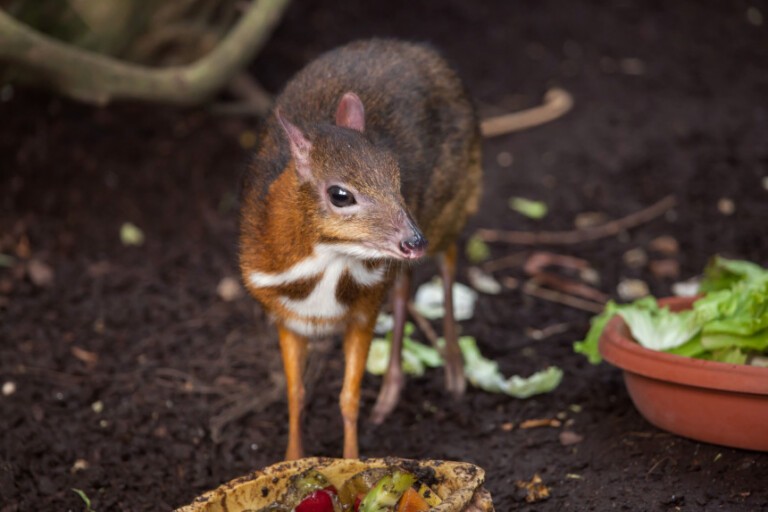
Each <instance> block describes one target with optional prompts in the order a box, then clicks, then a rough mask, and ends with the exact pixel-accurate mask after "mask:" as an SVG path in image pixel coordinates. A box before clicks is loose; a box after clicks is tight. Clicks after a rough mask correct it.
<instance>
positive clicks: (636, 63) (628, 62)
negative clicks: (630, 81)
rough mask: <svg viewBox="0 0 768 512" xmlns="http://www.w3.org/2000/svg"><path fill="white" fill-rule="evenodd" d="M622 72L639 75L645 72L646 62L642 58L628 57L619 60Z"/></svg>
mask: <svg viewBox="0 0 768 512" xmlns="http://www.w3.org/2000/svg"><path fill="white" fill-rule="evenodd" d="M619 67H620V68H621V72H622V73H624V74H625V75H632V76H639V75H644V74H645V62H643V61H642V60H640V59H635V58H632V57H630V58H626V59H621V61H619Z"/></svg>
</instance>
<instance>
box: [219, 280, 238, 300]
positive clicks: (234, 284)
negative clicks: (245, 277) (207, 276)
mask: <svg viewBox="0 0 768 512" xmlns="http://www.w3.org/2000/svg"><path fill="white" fill-rule="evenodd" d="M216 293H217V294H218V295H219V297H221V299H222V300H223V301H224V302H232V301H233V300H237V299H239V298H240V297H242V296H243V287H242V286H241V285H240V281H239V280H237V279H235V278H234V277H225V278H223V279H222V280H221V281H219V285H218V286H217V287H216Z"/></svg>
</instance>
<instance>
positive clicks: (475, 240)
mask: <svg viewBox="0 0 768 512" xmlns="http://www.w3.org/2000/svg"><path fill="white" fill-rule="evenodd" d="M464 252H465V253H466V255H467V259H468V260H469V261H470V263H480V262H483V261H485V260H487V259H488V258H490V257H491V248H490V247H488V244H487V243H485V242H484V241H483V240H481V239H480V238H479V237H477V236H473V237H472V238H470V239H469V240H468V241H467V246H466V247H465V248H464Z"/></svg>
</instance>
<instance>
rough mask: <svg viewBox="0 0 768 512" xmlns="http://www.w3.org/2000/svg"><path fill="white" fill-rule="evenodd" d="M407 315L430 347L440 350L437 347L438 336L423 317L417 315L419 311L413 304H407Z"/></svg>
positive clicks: (419, 314)
mask: <svg viewBox="0 0 768 512" xmlns="http://www.w3.org/2000/svg"><path fill="white" fill-rule="evenodd" d="M408 313H410V315H411V317H412V318H413V321H414V322H416V325H418V326H419V329H421V332H423V333H424V336H426V337H427V339H428V340H429V342H430V343H431V344H432V346H433V347H435V348H436V349H438V350H440V349H439V347H438V346H437V340H438V336H437V333H436V332H435V330H434V329H433V328H432V324H430V323H429V320H427V319H426V318H424V316H423V315H422V314H421V313H419V311H418V310H417V309H416V306H414V305H413V302H410V301H409V302H408Z"/></svg>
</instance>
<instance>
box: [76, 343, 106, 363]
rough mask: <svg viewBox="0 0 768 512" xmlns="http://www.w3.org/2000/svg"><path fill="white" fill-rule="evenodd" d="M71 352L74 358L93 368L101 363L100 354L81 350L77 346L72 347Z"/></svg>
mask: <svg viewBox="0 0 768 512" xmlns="http://www.w3.org/2000/svg"><path fill="white" fill-rule="evenodd" d="M69 351H70V353H71V354H72V355H73V356H75V357H76V358H78V359H79V360H80V361H82V362H84V363H85V364H87V365H88V366H93V365H95V364H96V363H98V362H99V354H97V353H96V352H91V351H90V350H85V349H84V348H80V347H78V346H77V345H74V346H72V347H71V348H70V349H69Z"/></svg>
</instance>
